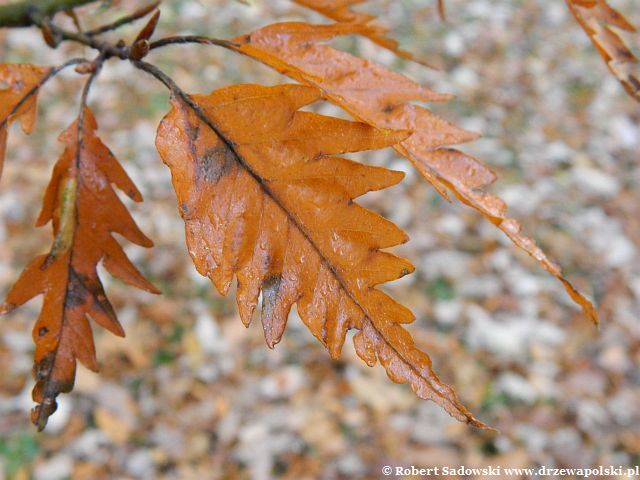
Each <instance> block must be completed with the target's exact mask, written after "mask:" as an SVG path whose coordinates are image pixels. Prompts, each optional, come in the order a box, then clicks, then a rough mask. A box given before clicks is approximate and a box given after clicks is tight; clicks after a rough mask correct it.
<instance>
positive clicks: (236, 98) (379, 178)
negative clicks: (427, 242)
mask: <svg viewBox="0 0 640 480" xmlns="http://www.w3.org/2000/svg"><path fill="white" fill-rule="evenodd" d="M319 98H320V91H319V90H318V89H316V88H312V87H307V86H301V85H281V86H277V87H261V86H257V85H236V86H233V87H228V88H224V89H221V90H217V91H214V92H212V93H211V94H209V95H193V96H190V97H189V98H180V97H179V96H176V97H175V98H174V99H173V100H172V105H173V108H172V110H171V111H170V112H169V113H168V114H167V116H166V117H165V118H164V119H163V120H162V123H161V124H160V127H159V129H158V135H157V138H156V145H157V147H158V151H159V152H160V155H161V157H162V159H163V161H164V162H165V163H166V164H167V165H168V166H169V168H170V169H171V173H172V178H173V185H174V188H175V190H176V193H177V196H178V202H179V207H180V212H181V215H182V217H183V219H184V221H185V224H186V237H187V243H188V247H189V252H190V254H191V256H192V258H193V261H194V263H195V265H196V268H197V270H198V271H199V272H200V273H201V274H202V275H204V276H208V277H209V278H210V279H211V281H212V282H213V284H214V285H215V286H216V288H217V289H218V290H219V291H220V293H221V294H223V295H224V294H226V293H227V292H228V291H229V288H230V286H231V282H232V278H233V276H234V275H236V277H237V279H238V290H237V302H238V308H239V311H240V316H241V319H242V321H243V323H244V324H245V325H249V323H250V321H251V318H252V314H253V311H254V309H255V307H256V305H257V302H258V297H259V295H260V293H261V292H262V315H261V318H262V325H263V329H264V333H265V338H266V341H267V344H268V345H269V347H273V346H274V345H275V344H277V343H278V342H279V341H280V339H281V337H282V334H283V332H284V330H285V327H286V322H287V318H288V316H289V312H290V310H291V307H292V306H293V304H294V303H295V304H297V310H298V313H299V315H300V317H301V319H302V320H303V322H304V323H305V324H306V325H307V327H308V328H309V330H311V332H312V333H313V335H314V336H315V337H316V338H318V340H320V341H321V342H322V343H323V344H324V345H325V347H326V348H327V349H328V350H329V352H330V354H331V356H332V357H333V358H337V357H338V356H339V355H340V353H341V350H342V346H343V344H344V341H345V336H346V332H347V330H349V329H352V328H355V329H357V330H359V332H358V333H357V334H356V336H355V337H354V344H355V348H356V351H357V353H358V355H359V356H360V357H361V358H362V359H363V360H364V361H365V362H366V363H367V364H368V365H374V364H375V362H376V360H379V361H380V363H381V364H382V365H383V366H384V368H385V369H386V371H387V374H388V375H389V377H390V378H391V379H392V380H393V381H395V382H398V383H405V382H408V383H410V385H411V387H412V388H413V390H414V391H415V392H416V394H417V395H418V396H419V397H421V398H424V399H430V400H433V401H435V402H436V403H438V404H440V405H441V406H443V407H444V408H445V410H446V411H447V412H448V413H449V414H450V415H452V416H453V417H455V418H457V419H458V420H461V421H465V422H468V423H471V424H473V425H475V426H477V427H486V426H485V425H484V424H483V423H481V422H480V421H478V420H477V419H475V418H474V417H473V415H472V414H471V413H470V412H469V411H468V410H467V409H466V408H465V407H464V406H463V405H462V404H461V403H460V402H459V401H458V399H457V397H456V394H455V392H454V391H453V389H452V388H451V387H449V386H448V385H446V384H444V383H442V382H441V381H440V379H439V378H438V377H437V375H436V374H435V373H434V372H433V371H432V369H431V360H430V358H429V356H428V355H427V354H426V353H424V352H421V351H420V350H418V349H417V348H416V346H415V344H414V341H413V339H412V338H411V336H410V334H409V332H408V331H407V330H405V329H404V328H403V327H402V324H404V323H410V322H412V321H413V320H414V316H413V314H412V313H411V312H410V311H409V310H408V309H406V308H405V307H404V306H402V305H400V304H398V303H397V302H395V301H394V300H393V299H392V298H390V297H389V296H388V295H386V294H384V293H383V292H381V291H380V290H378V289H376V288H374V287H375V286H376V285H379V284H381V283H385V282H388V281H391V280H395V279H397V278H400V277H402V276H404V275H406V274H408V273H410V272H412V271H413V266H412V265H411V264H410V263H409V262H408V261H407V260H404V259H402V258H398V257H396V256H394V255H392V254H390V253H387V252H383V251H381V249H383V248H388V247H392V246H394V245H398V244H400V243H403V242H405V241H406V240H407V236H406V234H405V233H404V232H403V231H402V230H400V229H399V228H398V227H396V226H395V225H393V224H392V223H391V222H389V221H388V220H386V219H384V218H382V217H380V216H378V215H376V214H374V213H373V212H370V211H368V210H366V209H364V208H363V207H361V206H359V205H358V204H356V203H354V201H353V199H355V198H356V197H358V196H360V195H363V194H364V193H366V192H369V191H372V190H380V189H383V188H386V187H388V186H391V185H394V184H396V183H397V182H399V181H400V180H401V179H402V177H403V175H402V173H399V172H393V171H389V170H386V169H384V168H380V167H370V166H366V165H362V164H359V163H356V162H352V161H350V160H346V159H343V158H336V157H332V156H331V155H334V154H340V153H346V152H355V151H361V150H369V149H378V148H383V147H386V146H390V145H393V144H395V143H397V142H398V141H401V140H403V139H404V138H406V136H407V133H406V132H398V131H389V130H379V129H375V128H372V127H370V126H368V125H366V124H364V123H359V122H350V121H347V120H341V119H337V118H331V117H326V116H322V115H317V114H314V113H309V112H300V111H298V109H299V108H301V107H303V106H305V105H308V104H310V103H312V102H315V101H316V100H318V99H319Z"/></svg>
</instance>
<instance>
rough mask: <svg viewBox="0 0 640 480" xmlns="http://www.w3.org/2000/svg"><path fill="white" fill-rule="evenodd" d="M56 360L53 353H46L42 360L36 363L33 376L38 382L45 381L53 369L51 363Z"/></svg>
mask: <svg viewBox="0 0 640 480" xmlns="http://www.w3.org/2000/svg"><path fill="white" fill-rule="evenodd" d="M55 359H56V354H55V352H49V353H47V354H46V355H45V356H44V358H43V359H42V360H40V361H39V362H38V363H36V364H35V365H34V367H33V376H34V378H35V379H36V380H38V381H43V380H45V379H46V378H47V377H48V376H49V375H50V374H51V369H52V368H53V362H54V361H55Z"/></svg>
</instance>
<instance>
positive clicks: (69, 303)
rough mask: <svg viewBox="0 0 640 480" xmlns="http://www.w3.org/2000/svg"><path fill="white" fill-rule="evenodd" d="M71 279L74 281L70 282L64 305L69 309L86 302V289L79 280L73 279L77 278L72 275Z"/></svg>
mask: <svg viewBox="0 0 640 480" xmlns="http://www.w3.org/2000/svg"><path fill="white" fill-rule="evenodd" d="M71 279H72V281H70V282H69V287H68V288H67V295H66V296H65V299H64V307H65V308H69V309H71V308H75V307H77V306H79V305H82V304H84V302H85V299H84V295H83V294H84V292H85V289H84V288H82V285H81V284H80V283H79V282H77V281H73V280H76V278H74V277H73V276H71Z"/></svg>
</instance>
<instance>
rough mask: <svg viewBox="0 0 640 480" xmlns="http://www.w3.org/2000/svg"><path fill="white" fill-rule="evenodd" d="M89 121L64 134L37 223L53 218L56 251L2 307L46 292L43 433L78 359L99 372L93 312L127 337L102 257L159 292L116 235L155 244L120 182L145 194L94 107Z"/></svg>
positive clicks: (39, 346) (36, 413) (39, 366)
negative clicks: (103, 137)
mask: <svg viewBox="0 0 640 480" xmlns="http://www.w3.org/2000/svg"><path fill="white" fill-rule="evenodd" d="M82 125H83V127H82V128H81V129H80V133H79V132H78V120H76V121H75V122H74V123H73V124H72V125H71V126H70V127H69V128H68V129H67V130H65V131H64V132H63V133H62V135H61V136H60V140H61V141H62V142H64V143H65V150H64V152H63V153H62V156H61V157H60V159H59V160H58V162H57V163H56V165H55V167H54V169H53V175H52V178H51V182H50V183H49V186H48V188H47V191H46V194H45V198H44V203H43V207H42V211H41V213H40V216H39V218H38V222H37V224H38V225H39V226H41V225H45V224H46V223H48V222H49V221H52V224H53V234H54V242H53V246H52V248H51V251H50V253H49V254H46V255H40V256H39V257H37V258H36V259H35V260H33V262H31V264H29V265H28V266H27V267H26V268H25V270H24V271H23V272H22V275H21V276H20V278H19V279H18V281H17V282H16V284H15V286H14V287H13V289H12V290H11V291H10V292H9V295H8V297H7V300H6V301H5V303H4V304H3V305H2V307H1V308H0V311H1V313H7V312H10V311H11V310H13V309H14V308H16V307H18V306H20V305H22V304H23V303H25V302H27V301H28V300H30V299H31V298H33V297H35V296H37V295H41V294H42V295H44V302H43V305H42V312H41V314H40V317H39V319H38V321H37V322H36V324H35V326H34V328H33V339H34V341H35V343H36V351H35V357H34V363H35V365H34V369H33V372H34V377H35V379H36V386H35V387H34V389H33V399H34V401H35V402H37V403H38V406H36V407H35V408H34V410H33V412H32V420H33V422H34V424H35V425H37V426H38V428H39V429H40V430H42V429H43V428H44V427H45V425H46V423H47V419H48V417H49V416H50V415H51V414H52V413H53V412H54V411H55V409H56V397H57V396H58V394H60V393H66V392H69V391H70V390H71V389H72V388H73V382H74V379H75V370H76V360H80V362H82V363H83V364H84V365H85V366H86V367H87V368H89V369H91V370H93V371H97V370H98V363H97V360H96V353H95V347H94V343H93V335H92V332H91V326H90V325H89V321H88V317H91V318H92V319H93V320H94V321H95V322H96V323H98V324H99V325H101V326H102V327H104V328H106V329H107V330H109V331H111V332H112V333H114V334H115V335H119V336H124V331H123V330H122V327H121V326H120V323H119V322H118V320H117V318H116V315H115V313H114V311H113V308H112V306H111V303H110V302H109V300H108V299H107V297H106V295H105V292H104V289H103V287H102V283H101V282H100V279H99V277H98V273H97V271H96V268H97V265H98V263H99V262H100V261H102V264H103V265H104V267H105V268H106V269H107V270H108V271H109V272H110V273H111V274H112V275H113V276H115V277H118V278H120V279H121V280H122V281H124V282H127V283H129V284H130V285H133V286H136V287H138V288H141V289H144V290H147V291H149V292H156V293H157V289H156V288H155V287H154V286H153V285H152V284H151V283H149V282H148V281H147V280H146V279H145V278H144V277H143V276H142V274H141V273H140V272H139V271H138V270H137V269H136V267H135V266H134V265H133V264H132V263H131V262H130V261H129V259H128V258H127V256H126V254H125V253H124V251H123V250H122V247H121V246H120V245H119V244H118V242H117V241H116V240H115V238H114V237H113V235H112V234H113V233H118V234H120V235H122V236H124V237H125V238H127V239H128V240H130V241H132V242H134V243H136V244H138V245H141V246H145V247H151V246H152V245H153V244H152V242H151V240H149V239H148V238H147V237H146V236H145V235H144V234H143V233H142V232H141V231H140V230H139V229H138V227H137V226H136V224H135V222H134V221H133V218H132V217H131V215H130V214H129V212H128V211H127V209H126V207H125V206H124V204H123V203H122V202H121V201H120V199H119V198H118V196H117V194H116V192H115V190H114V189H113V187H112V184H113V185H116V186H117V187H118V188H119V189H120V190H122V191H123V192H125V193H126V194H127V195H128V196H129V197H130V198H131V199H133V200H135V201H142V196H141V195H140V192H139V191H138V190H137V188H136V187H135V185H134V184H133V183H132V182H131V180H130V179H129V177H128V176H127V174H126V173H125V171H124V170H123V169H122V167H121V166H120V164H119V163H118V161H117V160H116V158H115V157H114V156H113V154H112V153H111V152H110V151H109V149H108V148H107V147H106V146H105V145H104V144H103V143H102V142H101V141H100V139H99V138H98V137H97V136H96V134H95V130H96V128H97V125H96V121H95V119H94V117H93V115H92V113H91V111H90V110H89V109H88V108H86V109H85V110H84V121H83V122H82Z"/></svg>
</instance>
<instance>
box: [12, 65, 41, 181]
mask: <svg viewBox="0 0 640 480" xmlns="http://www.w3.org/2000/svg"><path fill="white" fill-rule="evenodd" d="M51 70H52V69H51V68H48V67H35V66H33V65H27V64H23V65H10V64H0V82H4V83H6V84H8V88H6V89H4V90H0V175H1V174H2V166H3V165H4V156H5V151H6V148H7V130H8V127H9V124H10V123H11V122H13V121H15V120H17V119H20V123H21V124H22V130H23V131H24V132H25V133H31V130H32V129H33V125H34V123H35V120H36V113H37V112H36V102H37V97H38V90H39V89H40V86H41V85H42V83H43V82H44V80H45V79H46V77H47V75H48V74H49V72H51Z"/></svg>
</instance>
